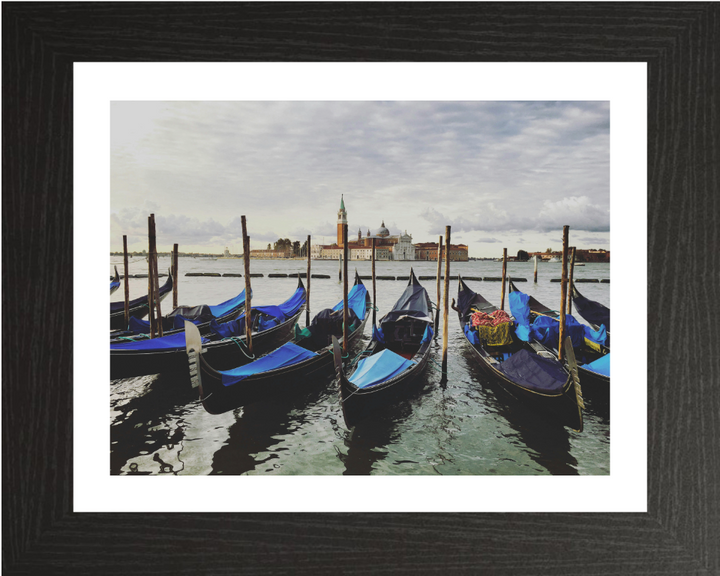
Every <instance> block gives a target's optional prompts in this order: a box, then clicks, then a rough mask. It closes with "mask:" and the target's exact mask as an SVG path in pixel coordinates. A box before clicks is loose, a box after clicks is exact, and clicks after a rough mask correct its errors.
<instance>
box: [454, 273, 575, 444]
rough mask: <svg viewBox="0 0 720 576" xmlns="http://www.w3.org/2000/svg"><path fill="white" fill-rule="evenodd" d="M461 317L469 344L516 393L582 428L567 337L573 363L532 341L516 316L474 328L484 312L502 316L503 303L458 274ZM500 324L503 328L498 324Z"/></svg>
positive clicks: (491, 373) (497, 378) (487, 369)
mask: <svg viewBox="0 0 720 576" xmlns="http://www.w3.org/2000/svg"><path fill="white" fill-rule="evenodd" d="M453 309H454V310H456V311H457V313H458V320H459V322H460V327H461V328H462V331H463V334H465V338H466V340H467V341H468V344H469V345H470V347H471V348H472V349H473V351H474V352H475V353H476V355H477V357H478V359H479V360H480V367H481V368H482V370H483V371H484V372H485V373H486V374H487V375H488V376H490V377H491V378H492V380H493V381H494V382H495V383H497V384H498V385H499V386H500V387H501V388H502V389H503V390H504V391H505V392H507V393H508V394H509V395H510V396H512V397H513V398H516V399H518V400H519V401H522V402H524V403H525V404H527V405H528V406H530V407H532V408H534V409H536V410H537V411H538V413H541V414H544V415H545V416H546V417H548V418H551V419H552V420H554V421H556V422H558V423H560V424H562V425H564V426H567V427H569V428H571V429H573V430H577V431H578V432H582V429H583V414H582V411H583V408H584V404H583V399H582V391H581V388H580V380H579V377H578V375H577V365H576V363H575V358H574V355H573V351H572V346H570V345H569V343H566V346H565V350H566V352H567V359H568V367H569V369H566V368H565V366H564V365H563V364H561V363H560V362H559V361H558V360H557V358H555V356H554V355H553V354H552V353H550V352H548V351H546V350H545V349H544V348H543V347H542V346H539V345H535V346H533V343H531V344H530V345H527V344H526V343H525V342H523V341H522V340H520V339H519V338H518V337H517V336H516V335H515V331H514V324H513V323H512V322H509V323H504V324H505V325H504V326H502V327H500V326H499V325H497V326H494V327H493V326H490V327H488V328H486V329H485V330H484V331H483V334H482V337H481V334H480V332H479V330H478V329H474V328H473V325H472V322H473V315H474V314H476V316H475V321H476V322H479V321H480V319H481V318H485V317H484V316H483V315H484V314H487V315H493V317H495V318H496V319H497V320H500V318H499V316H500V314H498V309H497V308H496V307H495V306H493V305H492V304H490V303H489V302H488V301H487V300H485V298H483V297H482V296H481V295H480V294H477V293H475V292H473V291H472V290H471V289H470V288H469V287H468V286H467V284H465V282H464V281H463V280H462V278H460V279H459V286H458V299H457V306H456V305H455V304H454V303H453ZM493 328H498V330H493Z"/></svg>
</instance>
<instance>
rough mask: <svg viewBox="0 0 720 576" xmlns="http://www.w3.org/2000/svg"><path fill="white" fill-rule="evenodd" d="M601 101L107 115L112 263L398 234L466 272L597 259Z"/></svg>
mask: <svg viewBox="0 0 720 576" xmlns="http://www.w3.org/2000/svg"><path fill="white" fill-rule="evenodd" d="M609 129H610V127H609V105H608V103H607V102H113V103H112V105H111V245H110V247H111V250H121V249H122V235H123V234H127V235H128V248H129V249H130V250H137V251H141V250H143V249H146V247H147V217H148V215H149V214H150V213H154V214H155V219H156V225H157V242H158V250H161V251H162V250H165V251H166V250H169V249H171V248H172V245H173V244H174V243H178V244H179V246H180V250H181V251H183V252H200V253H204V252H210V253H218V252H222V251H223V249H224V248H225V246H228V247H229V249H230V251H231V252H232V253H240V252H242V248H241V247H242V240H241V236H242V229H241V225H240V216H241V215H243V214H244V215H246V217H247V224H248V233H249V235H250V237H251V247H252V248H253V249H261V248H266V247H267V245H268V244H269V243H270V244H272V243H274V242H275V241H276V240H277V239H278V238H289V239H291V240H299V241H301V242H304V240H305V239H306V237H307V235H308V234H311V235H312V236H313V243H323V242H325V243H332V241H333V239H334V237H335V236H336V224H337V207H338V205H339V202H340V197H341V195H344V198H345V204H346V206H347V211H348V225H349V235H350V237H351V238H352V237H354V236H356V235H357V231H358V229H360V230H362V233H363V236H364V235H365V233H366V232H367V230H368V229H370V231H371V232H373V231H375V230H376V229H377V228H378V227H379V226H380V223H381V221H383V220H384V222H385V224H386V226H387V228H388V229H389V230H390V233H391V234H401V233H403V232H405V231H406V230H407V232H408V233H409V234H412V236H413V242H434V241H437V238H438V236H439V235H441V234H444V232H445V226H446V225H450V226H452V242H453V243H454V244H455V243H457V244H459V243H462V244H466V245H467V246H468V252H469V255H470V257H497V256H499V255H501V254H502V249H503V247H507V248H508V254H509V255H514V254H515V253H516V252H517V251H518V250H520V249H522V250H526V251H529V252H532V251H544V250H545V249H547V248H551V249H552V250H559V249H560V248H561V247H562V239H561V237H562V226H563V225H565V224H567V225H569V226H570V243H571V245H574V246H577V247H578V248H604V249H608V250H609V249H610V234H609V222H610V210H609V209H610V205H609V203H610V185H609V179H610V170H609V154H610V149H609V138H610V133H609Z"/></svg>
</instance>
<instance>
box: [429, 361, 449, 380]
mask: <svg viewBox="0 0 720 576" xmlns="http://www.w3.org/2000/svg"><path fill="white" fill-rule="evenodd" d="M429 360H430V362H432V363H433V364H436V365H437V366H439V367H440V369H439V370H438V372H440V374H444V375H445V376H447V375H448V373H447V372H445V371H444V370H443V369H442V364H438V363H437V362H436V361H435V360H433V359H432V358H430V359H429Z"/></svg>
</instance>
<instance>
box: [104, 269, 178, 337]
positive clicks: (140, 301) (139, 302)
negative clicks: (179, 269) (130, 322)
mask: <svg viewBox="0 0 720 576" xmlns="http://www.w3.org/2000/svg"><path fill="white" fill-rule="evenodd" d="M172 288H173V277H172V274H168V279H167V280H166V281H165V284H163V285H162V286H160V290H159V292H160V300H162V299H163V298H165V296H167V295H168V294H170V292H172ZM128 305H129V306H128V307H129V310H130V318H138V319H139V318H144V317H145V316H146V315H147V313H148V310H149V308H148V297H147V296H140V297H139V298H135V299H134V300H130V302H129V303H128ZM123 328H127V325H126V324H125V302H124V301H122V302H110V330H122V329H123Z"/></svg>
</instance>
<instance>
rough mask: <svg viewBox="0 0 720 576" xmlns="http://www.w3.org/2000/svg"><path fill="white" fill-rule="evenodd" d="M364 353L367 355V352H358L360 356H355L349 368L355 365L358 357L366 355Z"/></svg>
mask: <svg viewBox="0 0 720 576" xmlns="http://www.w3.org/2000/svg"><path fill="white" fill-rule="evenodd" d="M366 353H368V351H367V350H363V351H362V352H360V354H358V355H357V356H355V358H353V361H352V362H350V368H352V367H353V366H355V364H356V363H357V361H358V358H360V356H362V355H363V354H366Z"/></svg>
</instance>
